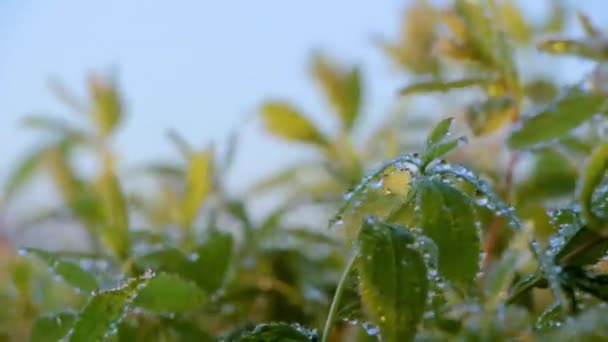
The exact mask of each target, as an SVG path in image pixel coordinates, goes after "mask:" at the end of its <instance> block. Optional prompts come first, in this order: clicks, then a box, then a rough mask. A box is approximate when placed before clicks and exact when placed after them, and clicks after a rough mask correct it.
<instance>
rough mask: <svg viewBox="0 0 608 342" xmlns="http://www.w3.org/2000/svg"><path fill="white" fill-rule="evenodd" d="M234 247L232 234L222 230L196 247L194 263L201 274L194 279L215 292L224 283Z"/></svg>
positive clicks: (207, 289) (208, 290) (209, 291)
mask: <svg viewBox="0 0 608 342" xmlns="http://www.w3.org/2000/svg"><path fill="white" fill-rule="evenodd" d="M233 248H234V241H233V239H232V235H230V234H226V233H220V232H214V233H213V234H211V235H210V236H209V238H208V239H207V241H205V243H204V244H203V245H201V246H199V247H198V248H196V250H195V253H196V255H197V258H196V261H195V262H194V264H195V267H196V268H197V269H198V270H199V271H198V272H199V274H198V275H197V276H196V277H195V278H194V279H195V281H196V282H197V284H199V286H201V287H202V288H203V289H205V290H206V291H207V292H208V293H214V292H215V291H217V290H218V289H219V288H220V287H221V286H222V284H223V283H224V279H225V278H226V274H227V273H228V268H229V267H230V262H231V260H232V251H233ZM201 270H202V272H201Z"/></svg>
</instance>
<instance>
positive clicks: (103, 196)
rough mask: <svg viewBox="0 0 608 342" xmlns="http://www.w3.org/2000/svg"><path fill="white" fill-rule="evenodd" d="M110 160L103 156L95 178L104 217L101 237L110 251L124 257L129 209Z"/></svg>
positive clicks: (127, 240)
mask: <svg viewBox="0 0 608 342" xmlns="http://www.w3.org/2000/svg"><path fill="white" fill-rule="evenodd" d="M107 157H109V155H107ZM110 160H111V159H110V158H105V160H104V167H103V171H102V173H101V175H100V176H99V178H98V179H97V192H98V193H99V199H100V205H101V208H102V212H103V218H104V227H103V230H102V233H101V237H102V240H103V242H104V243H105V244H106V246H107V247H108V249H109V250H110V251H112V252H113V253H114V254H115V255H116V256H117V257H119V258H121V259H124V258H126V257H127V256H128V255H129V245H130V242H129V211H128V208H127V202H126V200H125V197H124V194H123V192H122V189H121V187H120V183H119V181H118V179H117V178H116V175H115V174H114V172H113V169H112V162H111V161H110Z"/></svg>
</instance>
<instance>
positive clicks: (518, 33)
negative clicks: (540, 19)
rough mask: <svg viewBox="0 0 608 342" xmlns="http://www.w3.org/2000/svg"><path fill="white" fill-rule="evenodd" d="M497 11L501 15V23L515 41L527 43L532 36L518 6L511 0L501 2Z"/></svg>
mask: <svg viewBox="0 0 608 342" xmlns="http://www.w3.org/2000/svg"><path fill="white" fill-rule="evenodd" d="M499 12H500V14H501V17H502V24H503V25H504V29H505V31H507V32H508V33H509V34H510V35H511V36H512V37H513V38H515V40H516V41H518V42H520V43H524V44H525V43H528V42H529V41H530V38H531V37H532V31H531V29H530V27H529V26H528V23H527V22H526V19H525V18H524V16H523V14H522V13H521V10H520V8H519V7H518V6H517V5H516V4H514V3H513V2H512V1H504V2H502V6H500V9H499Z"/></svg>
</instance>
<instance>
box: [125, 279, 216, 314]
mask: <svg viewBox="0 0 608 342" xmlns="http://www.w3.org/2000/svg"><path fill="white" fill-rule="evenodd" d="M206 302H207V294H206V293H205V292H204V291H203V290H201V289H200V288H199V287H198V286H197V285H196V284H195V283H194V282H192V281H189V280H186V279H183V278H181V277H179V276H177V275H174V274H168V273H160V274H158V275H157V276H156V277H154V278H153V279H151V280H150V281H149V282H148V284H147V285H146V287H145V288H143V289H142V290H141V291H140V292H139V295H138V296H137V298H136V299H135V305H137V306H139V307H141V308H144V309H146V310H149V311H152V312H157V313H177V312H184V311H188V310H194V309H197V308H200V307H201V306H202V305H204V304H205V303H206Z"/></svg>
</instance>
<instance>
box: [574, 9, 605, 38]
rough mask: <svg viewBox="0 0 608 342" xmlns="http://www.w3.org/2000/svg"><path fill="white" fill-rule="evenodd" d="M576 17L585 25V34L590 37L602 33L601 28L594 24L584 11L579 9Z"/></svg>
mask: <svg viewBox="0 0 608 342" xmlns="http://www.w3.org/2000/svg"><path fill="white" fill-rule="evenodd" d="M576 18H577V19H578V22H579V24H580V25H581V26H582V27H583V30H584V31H585V34H586V35H587V36H588V37H598V36H600V35H601V34H602V33H601V32H600V30H598V29H597V28H596V27H595V26H594V25H593V23H592V22H591V19H589V17H588V16H586V15H585V14H583V13H582V12H580V11H577V12H576Z"/></svg>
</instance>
